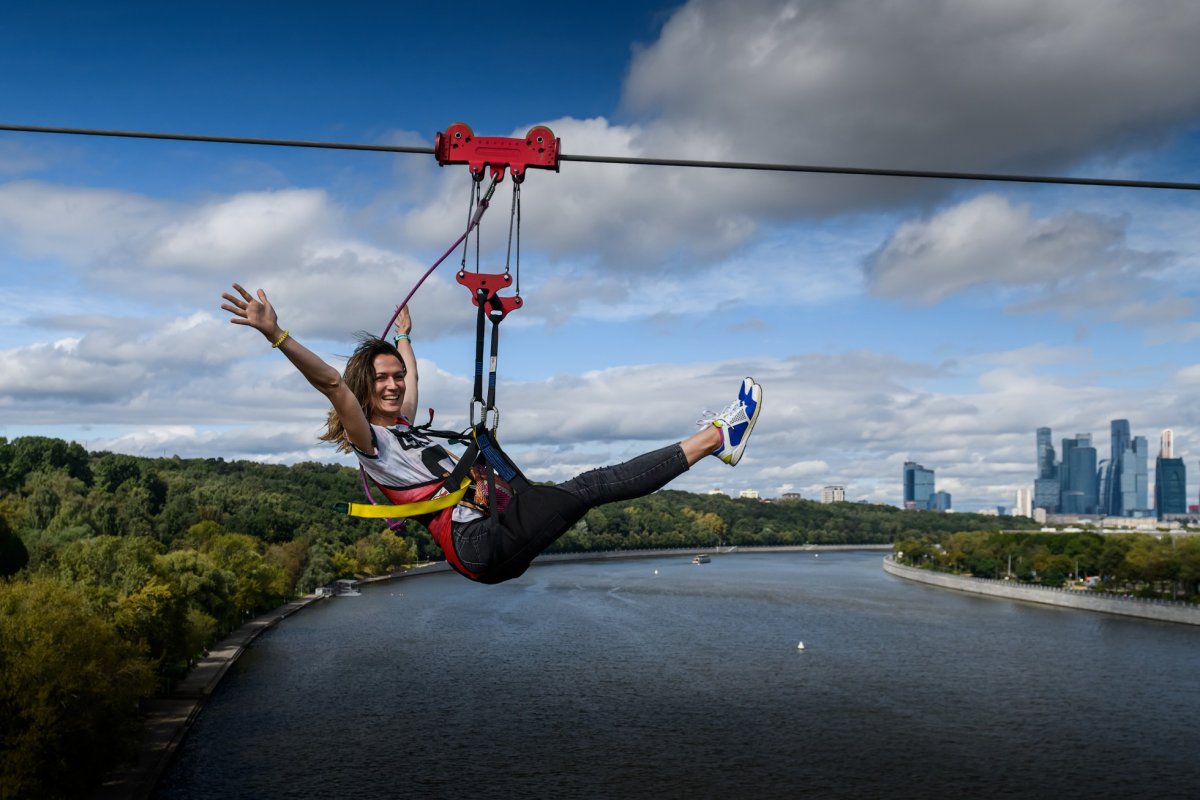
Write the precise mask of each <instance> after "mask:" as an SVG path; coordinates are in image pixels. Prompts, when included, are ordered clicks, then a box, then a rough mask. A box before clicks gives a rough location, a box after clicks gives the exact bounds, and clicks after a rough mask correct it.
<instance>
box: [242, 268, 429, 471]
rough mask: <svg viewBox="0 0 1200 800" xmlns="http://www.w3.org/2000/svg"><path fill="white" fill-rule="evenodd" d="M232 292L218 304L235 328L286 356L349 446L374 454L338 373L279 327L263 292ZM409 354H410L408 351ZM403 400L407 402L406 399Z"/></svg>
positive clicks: (366, 427)
mask: <svg viewBox="0 0 1200 800" xmlns="http://www.w3.org/2000/svg"><path fill="white" fill-rule="evenodd" d="M233 290H234V292H236V293H237V295H236V296H235V295H233V294H230V293H229V292H225V293H224V294H222V295H221V297H222V298H224V299H225V300H226V302H224V303H222V304H221V308H223V309H225V310H226V311H228V312H229V313H230V314H232V315H233V316H231V317H230V318H229V321H230V322H232V323H233V324H234V325H249V326H250V327H251V328H254V329H255V330H256V331H258V332H259V333H261V334H262V335H263V336H265V337H266V339H267V341H268V342H270V343H271V346H272V347H276V348H278V349H279V351H280V352H282V353H283V354H284V355H285V356H287V360H288V361H291V362H292V364H293V365H294V366H295V367H296V369H298V370H299V371H300V374H301V375H303V376H304V377H305V378H306V379H307V380H308V382H309V383H311V384H312V385H313V387H314V388H316V390H317V391H318V392H320V393H321V394H323V395H325V397H327V398H328V399H329V402H330V404H331V405H332V406H333V410H334V411H336V412H337V415H338V417H339V418H340V419H341V421H342V427H343V428H344V429H345V431H346V437H347V438H348V439H350V443H351V444H353V445H354V446H355V447H357V448H358V449H359V450H361V451H362V452H364V453H374V452H375V445H374V443H373V442H372V441H371V425H370V423H369V422H367V417H366V415H365V414H364V413H363V410H362V406H360V405H359V404H358V399H357V398H356V397H355V396H354V393H353V392H352V391H350V387H348V386H347V385H346V384H345V382H344V381H343V380H342V376H341V373H339V372H338V371H337V370H336V369H334V368H333V367H331V366H329V365H328V364H326V363H325V362H324V361H322V360H321V358H320V357H319V356H317V354H316V353H314V352H312V351H311V350H309V349H308V348H307V347H305V346H304V345H302V344H300V343H299V342H298V341H296V339H295V337H293V336H292V335H291V334H290V333H288V332H287V331H285V330H283V329H282V328H280V327H279V318H278V315H277V314H276V313H275V308H274V307H273V306H272V305H271V301H270V300H268V299H267V293H266V292H264V291H263V290H262V289H259V290H258V292H257V295H258V296H257V297H255V296H254V295H251V294H250V293H249V292H248V291H246V290H245V289H243V288H242V287H241V286H239V285H238V284H236V283H235V284H234V285H233ZM408 350H409V352H410V353H411V352H412V348H411V347H410V348H408ZM414 394H416V393H415V392H414ZM405 399H406V400H407V397H406V398H405Z"/></svg>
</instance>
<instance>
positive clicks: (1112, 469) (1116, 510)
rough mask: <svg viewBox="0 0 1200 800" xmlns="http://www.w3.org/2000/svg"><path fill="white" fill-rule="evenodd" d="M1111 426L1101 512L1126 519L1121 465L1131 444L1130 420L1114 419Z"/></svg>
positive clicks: (1103, 476)
mask: <svg viewBox="0 0 1200 800" xmlns="http://www.w3.org/2000/svg"><path fill="white" fill-rule="evenodd" d="M1111 425H1112V428H1111V430H1112V437H1111V441H1110V443H1109V458H1108V462H1107V464H1106V466H1105V469H1104V474H1103V475H1102V476H1101V480H1102V483H1103V489H1102V490H1101V492H1100V510H1101V511H1103V512H1104V513H1105V514H1108V515H1109V516H1112V517H1124V516H1126V510H1125V505H1124V494H1123V493H1122V489H1121V464H1122V461H1123V460H1124V457H1125V451H1126V450H1128V449H1129V444H1130V430H1129V420H1127V419H1114V420H1113V421H1112V423H1111ZM1131 510H1132V507H1131Z"/></svg>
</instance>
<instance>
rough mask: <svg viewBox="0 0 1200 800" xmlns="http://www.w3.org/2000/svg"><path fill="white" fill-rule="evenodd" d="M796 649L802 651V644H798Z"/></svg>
mask: <svg viewBox="0 0 1200 800" xmlns="http://www.w3.org/2000/svg"><path fill="white" fill-rule="evenodd" d="M796 649H797V650H803V649H804V642H801V643H800V644H798V645H796Z"/></svg>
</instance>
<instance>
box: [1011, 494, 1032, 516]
mask: <svg viewBox="0 0 1200 800" xmlns="http://www.w3.org/2000/svg"><path fill="white" fill-rule="evenodd" d="M1013 514H1014V515H1016V516H1018V517H1032V516H1033V492H1031V491H1030V490H1028V489H1017V502H1016V504H1014V505H1013Z"/></svg>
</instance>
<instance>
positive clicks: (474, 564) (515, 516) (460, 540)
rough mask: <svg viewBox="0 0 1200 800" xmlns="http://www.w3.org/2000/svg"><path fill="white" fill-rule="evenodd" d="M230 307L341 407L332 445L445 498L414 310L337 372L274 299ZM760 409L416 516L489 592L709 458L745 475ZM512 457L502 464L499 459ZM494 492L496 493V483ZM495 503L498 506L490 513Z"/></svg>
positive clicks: (396, 480)
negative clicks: (571, 536)
mask: <svg viewBox="0 0 1200 800" xmlns="http://www.w3.org/2000/svg"><path fill="white" fill-rule="evenodd" d="M233 289H234V292H236V294H231V293H228V292H226V293H224V294H222V297H223V298H224V300H225V301H226V302H225V303H222V304H221V308H222V309H224V310H225V311H228V312H229V313H230V314H231V315H232V316H231V317H230V320H229V321H230V322H232V323H234V324H235V325H248V326H250V327H252V328H254V329H255V330H257V331H259V332H260V333H262V335H263V336H265V337H266V339H267V341H268V342H270V343H271V346H272V347H275V348H277V349H279V350H280V351H281V352H282V353H283V354H284V355H285V356H287V359H288V360H289V361H291V362H292V364H293V365H294V366H295V367H296V369H298V370H299V371H300V374H302V375H303V376H304V377H305V378H307V379H308V382H309V383H311V384H312V385H313V386H314V387H315V388H316V389H317V391H319V392H321V394H323V395H325V397H326V398H328V399H329V402H330V404H331V405H332V406H333V409H332V411H330V413H329V418H328V421H327V424H326V429H325V432H324V433H323V434H322V435H321V437H320V438H321V439H322V440H323V441H327V442H330V443H332V444H334V445H336V446H337V448H338V449H339V450H341V451H343V452H353V453H354V455H355V456H356V457H357V458H358V461H359V463H360V464H361V465H362V467H363V469H364V470H365V472H366V473H367V475H369V476H370V477H371V479H372V480H373V481H374V482H375V483H376V484H377V485H378V486H379V487H380V489H381V490H383V491H384V492H385V494H387V496H388V497H390V498H392V499H393V500H396V499H399V500H401V501H402V502H418V501H427V500H428V499H429V498H431V497H435V496H436V495H441V494H444V493H445V489H444V485H443V482H444V481H445V480H446V476H447V475H448V474H450V473H451V472H452V470H454V468H455V466H456V464H455V459H454V457H453V456H451V455H450V453H449V452H447V451H446V450H445V449H444V448H443V447H441V446H440V445H438V444H435V443H434V442H433V441H432V439H430V438H429V437H428V435H426V433H425V432H424V431H422V429H421V428H419V427H414V426H413V424H412V423H413V420H414V418H415V415H416V411H417V359H416V356H415V355H414V354H413V348H412V342H411V340H410V338H409V334H410V333H411V330H412V318H411V316H410V314H409V312H408V308H407V307H405V308H403V309H401V311H400V313H399V316H398V317H397V319H396V331H397V338H396V345H395V346H393V345H392V344H390V343H388V342H387V341H384V340H382V339H378V338H374V337H369V338H363V339H362V341H361V343H360V344H359V345H358V347H357V348H355V350H354V353H353V354H352V355H351V356H350V358H349V360H348V361H347V362H346V369H345V372H344V373H342V374H338V371H337V370H336V369H334V368H333V367H331V366H329V365H328V364H326V363H325V362H324V361H322V360H321V359H320V358H319V357H318V356H317V355H316V354H314V353H313V352H312V351H310V350H309V349H308V348H306V347H304V346H303V345H302V344H300V343H299V342H298V341H296V339H295V337H293V336H291V335H290V334H289V332H288V331H286V330H284V329H282V328H281V327H280V326H279V322H278V317H277V315H276V313H275V309H274V308H273V307H272V305H271V303H270V301H269V300H268V299H267V295H266V293H265V292H264V291H263V290H262V289H259V290H258V292H257V297H255V296H254V295H251V294H250V292H248V291H246V290H245V289H243V288H242V287H241V286H239V285H238V284H236V283H235V284H233ZM761 406H762V388H761V387H760V386H759V385H758V384H757V383H755V382H754V381H753V380H752V379H751V378H746V379H745V380H743V381H742V385H741V387H740V389H739V391H738V395H737V399H736V400H735V401H734V402H732V403H731V404H730V405H729V406H728V407H727V408H726V409H725V410H724V411H722V412H721V413H719V414H706V415H705V416H704V418H702V419H701V420H700V422H699V423H697V424H699V425H701V429H700V430H699V431H698V432H696V433H694V434H692V435H691V436H689V437H688V438H686V439H684V440H683V441H681V442H678V443H676V444H672V445H668V446H667V447H663V448H660V449H658V450H654V451H652V452H649V453H646V454H644V455H641V456H638V457H636V458H633V459H631V460H629V461H626V462H625V463H623V464H616V465H614V466H610V467H602V468H600V469H595V470H591V471H590V472H585V473H583V474H582V475H578V476H576V477H574V478H572V479H571V480H569V481H566V482H565V483H560V484H558V485H556V486H538V485H532V484H528V482H526V481H525V480H524V478H523V476H522V477H521V484H520V485H519V486H518V487H517V489H516V491H515V492H513V493H512V494H511V495H510V494H508V493H506V492H488V491H482V492H481V491H480V490H479V488H478V487H479V484H480V483H482V481H477V482H476V489H477V490H476V492H475V493H474V494H473V495H472V496H471V497H470V498H469V499H468V498H467V497H466V496H464V497H463V499H462V500H461V501H459V502H457V503H456V504H454V505H452V506H450V507H447V508H444V509H439V510H435V511H431V512H430V513H427V514H421V515H417V516H416V517H415V518H416V519H418V520H419V521H420V522H422V523H423V524H424V525H425V526H426V527H427V528H428V529H429V531H430V533H431V534H432V535H433V539H434V541H435V542H436V543H437V545H438V546H439V547H440V548H441V549H442V552H443V553H444V554H445V556H446V561H447V562H448V563H449V564H450V565H451V566H452V567H453V568H454V569H455V570H457V571H458V572H460V573H462V574H463V575H465V576H466V577H468V578H470V579H472V580H474V581H478V582H481V583H499V582H501V581H506V580H509V579H511V578H515V577H517V576H519V575H521V574H522V573H523V572H525V570H526V569H527V568H528V567H529V564H530V562H531V561H533V559H534V558H535V557H537V556H538V555H539V554H540V553H541V552H542V551H543V550H545V549H546V548H547V547H549V546H550V545H551V544H553V543H554V541H555V540H556V539H558V537H560V536H562V535H563V534H564V533H565V532H566V531H567V530H569V529H570V528H571V526H572V525H574V524H575V523H576V522H578V521H579V520H580V519H582V518H583V516H584V514H586V513H587V511H588V510H589V509H591V508H594V507H595V506H599V505H602V504H604V503H611V502H614V501H618V500H630V499H633V498H635V497H642V496H643V495H648V494H650V493H651V492H654V491H656V490H658V489H661V488H662V487H663V486H665V485H666V484H667V483H669V482H670V481H671V480H673V479H675V478H677V477H678V476H680V475H682V474H683V473H684V472H686V471H687V470H688V468H689V467H691V466H692V465H693V464H695V463H697V462H698V461H700V459H702V458H704V457H706V456H715V457H717V458H719V459H720V460H721V461H723V462H725V463H726V464H729V465H730V466H733V465H736V464H737V463H738V461H739V460H740V459H741V457H742V453H743V451H744V450H745V448H746V442H747V440H748V439H749V438H750V432H751V430H753V428H754V423H755V421H756V419H757V418H758V412H759V410H760V409H761ZM501 455H502V454H501ZM488 483H491V481H490V480H489V481H488ZM489 501H490V502H491V504H492V505H493V506H494V507H493V508H490V509H489V508H485V507H483V506H484V504H485V503H487V502H489Z"/></svg>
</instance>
